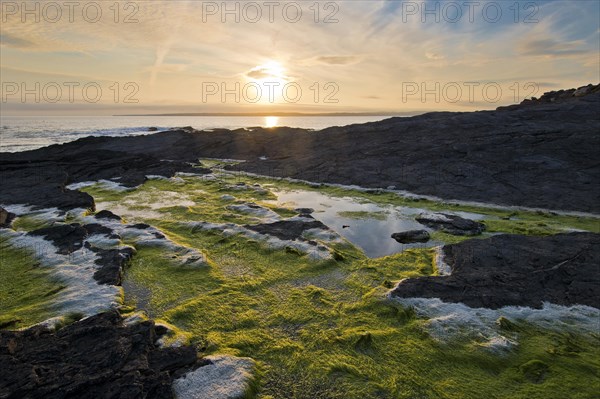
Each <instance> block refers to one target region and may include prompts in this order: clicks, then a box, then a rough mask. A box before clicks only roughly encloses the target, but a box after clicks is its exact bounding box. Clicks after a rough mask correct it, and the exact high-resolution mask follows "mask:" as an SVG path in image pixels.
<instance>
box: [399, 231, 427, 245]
mask: <svg viewBox="0 0 600 399" xmlns="http://www.w3.org/2000/svg"><path fill="white" fill-rule="evenodd" d="M392 238H393V239H394V240H396V241H398V242H399V243H401V244H410V243H412V242H427V241H429V238H430V236H429V233H428V232H427V230H410V231H402V232H400V233H394V234H392Z"/></svg>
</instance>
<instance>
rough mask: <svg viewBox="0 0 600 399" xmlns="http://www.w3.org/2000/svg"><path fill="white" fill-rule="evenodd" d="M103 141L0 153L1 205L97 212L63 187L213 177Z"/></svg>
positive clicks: (83, 198) (85, 197)
mask: <svg viewBox="0 0 600 399" xmlns="http://www.w3.org/2000/svg"><path fill="white" fill-rule="evenodd" d="M158 134H160V133H158ZM104 139H105V138H100V137H89V138H86V139H84V141H85V142H86V143H90V142H91V143H95V144H92V145H91V148H87V147H86V146H85V145H82V146H79V145H78V144H77V145H76V144H75V143H76V142H73V143H71V146H69V147H68V148H67V147H65V146H61V145H53V146H49V147H45V148H41V149H38V150H34V151H28V152H22V153H2V154H0V180H2V182H3V189H2V190H1V191H0V203H5V204H29V205H34V206H37V207H42V208H48V207H56V208H59V209H61V210H70V209H73V208H85V209H91V210H95V204H94V200H93V198H92V197H91V196H90V195H89V194H87V193H84V192H79V191H76V190H68V189H66V188H65V187H66V186H67V185H68V184H71V183H77V182H83V181H96V180H101V179H104V180H113V181H114V179H116V178H119V180H118V181H119V184H121V185H123V186H125V187H135V186H137V185H140V184H142V183H144V181H146V175H160V176H165V177H171V176H174V175H175V173H176V172H193V173H208V172H209V170H208V169H202V168H194V167H192V166H191V165H190V164H189V163H188V162H186V161H180V160H176V161H169V160H165V158H164V157H162V156H160V155H158V154H157V155H156V156H151V155H146V154H133V153H130V152H129V151H128V149H127V148H126V147H122V148H119V149H115V150H103V149H101V148H98V147H99V145H100V143H101V142H102V141H103V140H104ZM79 144H82V143H81V142H80V143H79ZM175 159H178V158H175Z"/></svg>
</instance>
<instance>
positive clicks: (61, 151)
mask: <svg viewBox="0 0 600 399" xmlns="http://www.w3.org/2000/svg"><path fill="white" fill-rule="evenodd" d="M563 95H564V96H566V97H565V99H563V98H562V96H563ZM567 97H568V98H567ZM553 98H555V99H556V100H554V101H552V99H553ZM563 100H564V101H563ZM599 107H600V92H599V91H598V88H597V86H595V87H594V88H592V89H578V90H574V91H573V93H572V95H571V94H570V92H569V94H565V93H562V94H549V95H545V96H542V98H541V99H540V100H539V101H536V102H535V105H530V104H529V103H524V104H521V105H516V106H512V107H504V108H499V109H497V110H495V111H481V112H432V113H427V114H423V115H419V116H414V117H397V118H389V119H386V120H382V121H379V122H372V123H365V124H360V125H349V126H343V127H331V128H328V129H324V130H321V131H318V132H315V131H311V130H305V129H295V128H288V127H276V128H269V129H261V128H251V129H237V130H227V129H215V130H213V131H211V132H200V131H194V130H193V129H189V128H186V129H178V130H171V131H165V132H159V133H156V134H150V135H145V136H131V137H88V138H83V139H80V140H77V141H74V142H71V143H67V144H63V145H53V146H50V147H46V148H42V149H39V150H34V151H29V152H24V153H14V154H8V153H4V154H0V177H1V180H2V182H3V187H2V188H3V189H2V191H0V203H5V204H8V203H13V204H14V203H29V204H36V205H43V206H45V207H50V206H58V207H60V208H61V209H71V208H75V207H91V206H93V200H92V199H91V197H89V196H87V194H83V193H79V192H76V191H70V190H66V189H65V185H67V184H70V183H73V182H82V181H91V180H98V179H111V178H117V177H120V178H121V179H120V180H118V182H119V183H120V184H123V185H125V186H129V187H131V186H135V185H137V184H140V183H142V182H143V181H144V179H145V177H144V176H145V175H146V174H154V175H163V176H167V177H170V176H172V175H173V174H174V173H175V171H184V172H185V171H190V166H189V164H188V162H197V160H198V159H199V158H227V159H239V160H244V161H245V162H243V163H241V164H237V165H232V166H229V167H227V168H228V169H229V170H231V171H232V172H235V171H237V170H240V171H244V172H252V173H257V174H261V175H267V176H275V177H290V178H296V179H303V180H308V181H312V182H325V183H339V184H354V185H359V186H362V187H366V188H373V189H375V188H383V187H391V186H393V187H395V188H396V189H397V190H406V191H409V192H413V193H417V194H420V195H432V196H437V197H440V198H445V199H456V200H467V201H480V202H488V203H497V204H501V205H518V206H528V207H540V208H547V209H556V210H571V211H582V212H596V213H597V212H600V201H598V200H597V199H598V197H599V196H600V187H599V186H598V184H595V182H597V181H600V165H599V164H598V162H597V149H598V148H599V147H600V134H598V131H600V113H598V108H599ZM168 160H170V161H168ZM194 171H195V172H198V170H197V169H195V170H194Z"/></svg>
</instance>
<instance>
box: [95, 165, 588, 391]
mask: <svg viewBox="0 0 600 399" xmlns="http://www.w3.org/2000/svg"><path fill="white" fill-rule="evenodd" d="M183 180H184V184H175V183H173V182H172V181H168V180H150V181H148V182H146V183H145V184H144V185H143V186H142V187H140V188H138V189H137V190H134V191H132V192H121V193H115V192H112V193H106V192H105V191H103V190H97V189H96V188H94V187H88V188H86V189H84V190H85V191H87V192H88V193H90V194H92V195H94V196H96V195H98V198H96V199H97V201H98V200H100V201H105V202H111V201H112V202H114V203H123V201H124V200H126V199H127V198H128V197H129V198H131V196H132V195H135V194H136V193H138V194H139V193H140V192H146V191H148V190H168V191H181V192H183V193H186V194H188V195H191V196H192V200H193V201H194V202H195V205H193V206H188V207H182V206H167V207H164V208H160V209H158V212H160V213H161V215H162V217H161V218H152V217H147V218H144V217H141V218H140V219H141V220H140V221H145V222H148V223H150V224H152V225H154V226H156V227H157V228H159V229H161V230H162V231H163V232H164V233H165V234H167V236H168V237H169V238H170V239H171V240H173V241H175V242H177V243H179V244H181V245H186V246H189V247H192V248H196V249H198V250H201V251H203V253H205V254H206V256H207V258H208V260H209V265H208V266H207V267H203V268H191V267H185V266H181V265H177V264H175V263H173V262H169V261H168V260H165V258H164V257H163V256H162V255H161V252H160V250H159V249H156V248H140V249H139V250H138V253H137V254H136V256H135V257H134V259H133V260H132V263H131V265H130V267H129V269H128V270H127V272H126V275H125V283H124V285H125V286H126V287H127V286H128V284H129V286H131V287H137V288H138V291H137V296H136V292H135V290H132V291H134V292H132V291H129V290H127V289H126V292H125V295H126V301H127V303H131V304H136V305H137V306H138V308H142V309H144V310H145V311H146V312H147V313H148V314H149V315H150V316H152V317H155V318H159V319H161V320H164V322H165V323H169V325H171V326H173V328H174V329H175V331H178V333H181V334H184V336H185V337H186V339H189V341H190V342H191V344H193V345H194V346H196V348H197V349H198V350H199V351H200V352H201V353H202V354H216V353H219V354H231V355H236V356H247V357H251V358H253V359H255V360H256V361H257V362H258V371H257V379H256V380H255V381H253V383H252V386H251V387H249V390H248V393H247V397H258V398H261V399H267V398H306V399H309V398H310V399H313V398H350V399H351V398H361V399H362V398H406V399H409V398H410V399H413V398H457V399H458V398H461V399H462V398H481V397H490V398H540V399H542V398H543V399H546V398H565V397H569V398H588V397H592V396H593V395H594V394H595V392H597V390H598V388H600V387H599V385H598V370H599V369H600V361H598V359H600V349H599V348H600V345H599V344H600V340H599V337H594V336H589V335H584V334H566V333H557V332H552V331H547V330H543V329H540V328H537V327H535V326H533V325H529V324H526V323H520V322H516V321H510V320H508V319H506V320H499V321H498V325H499V328H500V330H501V331H503V332H505V333H506V334H512V335H514V334H516V336H517V337H518V342H519V345H518V347H517V348H516V349H515V350H512V351H510V352H508V353H504V354H498V353H493V352H491V351H489V350H485V349H483V348H481V347H480V346H478V345H473V341H472V340H471V339H467V338H460V337H459V338H455V339H453V340H451V341H449V342H446V343H442V342H439V341H437V340H435V339H433V338H432V337H431V336H430V335H429V333H428V330H427V327H426V320H423V319H421V318H419V317H418V316H417V314H416V312H415V309H413V308H410V307H403V306H401V305H400V304H398V303H395V302H391V301H388V300H386V299H385V294H386V293H387V291H388V290H389V288H391V287H393V286H394V285H395V284H396V283H397V282H398V281H400V280H402V279H404V278H410V277H419V276H431V275H435V274H436V273H437V271H436V270H435V266H434V250H432V249H409V250H405V251H403V252H402V253H399V254H395V255H391V256H386V257H383V258H377V259H369V258H367V257H365V256H364V254H363V253H362V251H360V250H359V249H357V248H355V247H353V246H351V245H348V244H344V245H342V244H336V245H333V248H334V250H335V251H336V253H338V256H336V257H335V258H334V259H331V260H326V261H319V262H315V261H310V260H308V259H307V258H306V256H303V255H302V254H300V253H294V252H289V251H285V250H272V249H269V248H267V247H265V246H264V245H263V244H261V243H260V242H257V241H254V240H250V239H247V238H244V237H241V236H223V235H222V234H220V233H219V232H218V231H202V230H197V229H193V228H190V226H189V225H187V224H186V222H189V221H208V222H213V223H226V222H234V223H238V224H244V223H247V222H250V221H251V218H250V217H248V216H244V215H239V214H235V213H233V212H230V211H228V210H227V209H226V206H227V205H228V204H231V203H236V202H237V203H243V202H256V203H259V204H261V205H263V206H268V207H271V208H272V209H273V210H274V211H275V212H277V213H278V214H280V215H282V216H291V215H293V214H294V213H293V212H292V211H291V210H286V209H285V208H277V207H274V206H272V205H269V204H268V203H264V202H262V201H264V200H266V199H271V198H273V196H272V194H270V193H266V194H265V193H264V192H258V191H257V190H254V189H239V188H237V187H235V186H234V185H235V183H236V182H239V181H243V182H245V183H246V185H245V186H251V185H252V184H254V183H259V184H261V185H262V186H263V187H265V186H267V185H275V186H276V187H277V188H278V189H281V188H285V189H305V190H315V191H321V192H325V193H327V194H329V195H334V196H335V195H337V196H345V197H347V196H355V197H359V198H361V199H362V200H363V201H372V202H375V203H379V204H391V205H396V206H412V207H417V208H422V209H428V210H434V211H469V212H475V213H479V214H483V215H486V216H489V217H493V218H494V219H492V218H490V219H486V220H485V223H486V226H487V231H488V232H490V233H495V232H506V233H520V234H535V235H546V234H555V233H558V232H563V231H565V229H569V228H571V229H582V230H589V231H598V219H594V218H582V217H575V216H561V215H552V214H549V213H536V212H524V211H518V212H516V211H514V210H506V211H504V210H498V209H488V208H478V207H471V206H462V205H461V206H454V205H449V204H442V203H435V202H431V201H427V200H411V199H406V198H402V197H399V196H397V195H396V194H392V193H380V194H373V193H365V192H361V191H357V190H347V189H341V188H337V187H320V188H315V187H311V186H309V185H306V184H301V183H289V182H284V181H277V180H269V179H264V178H251V177H247V176H244V177H240V176H230V177H224V180H222V181H219V180H209V179H203V178H201V177H184V178H183ZM199 190H201V191H202V192H200V191H199ZM194 193H195V194H194ZM224 194H228V195H232V196H234V197H235V200H234V201H233V202H232V201H230V200H224V199H223V198H222V196H223V195H224ZM507 218H510V219H507ZM486 236H488V235H482V236H479V237H477V238H485V237H486ZM468 238H469V237H457V236H451V235H448V234H445V233H442V232H434V233H433V239H435V240H439V241H442V242H444V243H454V242H460V241H462V240H464V239H468Z"/></svg>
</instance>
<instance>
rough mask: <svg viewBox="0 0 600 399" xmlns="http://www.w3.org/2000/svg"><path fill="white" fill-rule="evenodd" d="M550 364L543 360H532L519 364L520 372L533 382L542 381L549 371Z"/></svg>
mask: <svg viewBox="0 0 600 399" xmlns="http://www.w3.org/2000/svg"><path fill="white" fill-rule="evenodd" d="M549 368H550V367H548V365H547V364H546V363H544V362H542V361H541V360H537V359H534V360H530V361H528V362H526V363H523V364H522V365H520V366H519V372H521V374H523V376H524V377H525V378H526V379H528V380H529V381H531V382H536V383H538V382H541V381H542V379H543V378H544V376H545V375H546V373H547V372H548V369H549Z"/></svg>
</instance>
